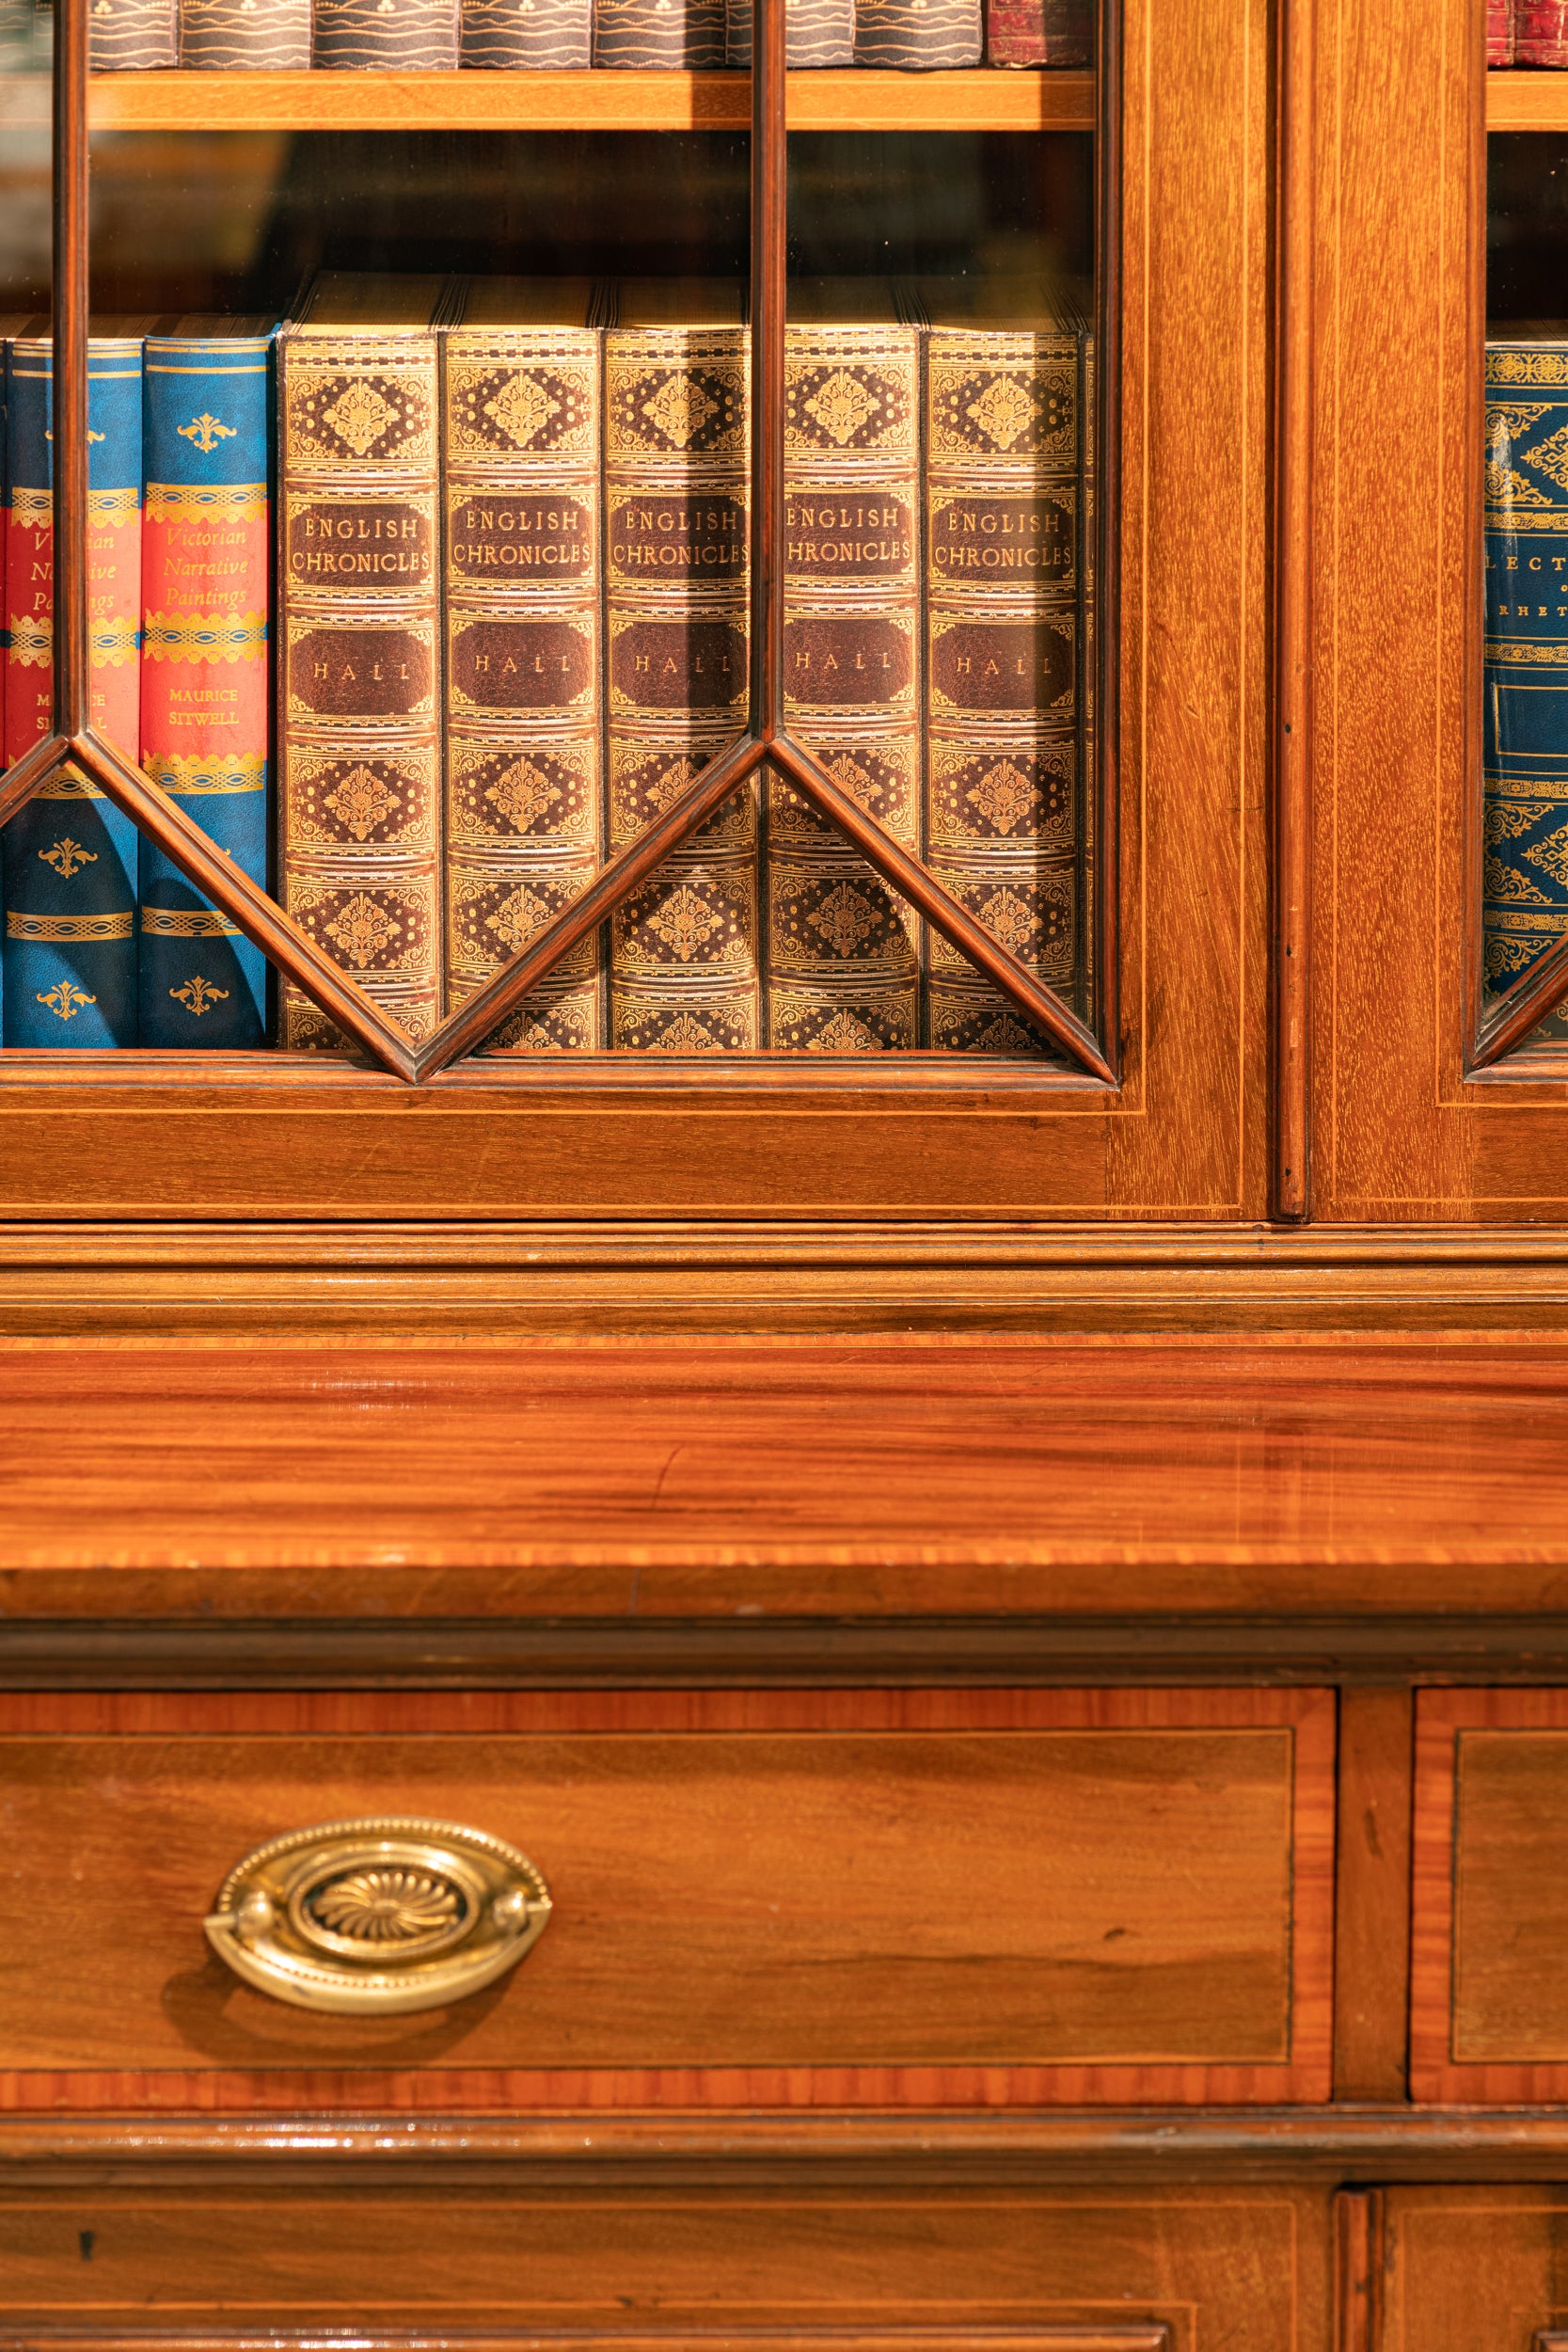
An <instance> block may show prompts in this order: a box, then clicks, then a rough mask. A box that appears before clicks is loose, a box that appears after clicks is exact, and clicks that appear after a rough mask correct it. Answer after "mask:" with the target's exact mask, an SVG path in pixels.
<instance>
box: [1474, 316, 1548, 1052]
mask: <svg viewBox="0 0 1568 2352" xmlns="http://www.w3.org/2000/svg"><path fill="white" fill-rule="evenodd" d="M1485 686H1486V710H1485V733H1484V738H1483V763H1484V770H1485V861H1486V863H1485V881H1484V888H1483V901H1484V908H1485V916H1484V926H1483V930H1484V949H1483V952H1484V957H1485V984H1486V989H1487V993H1488V994H1489V995H1491V996H1493V997H1496V996H1499V995H1503V994H1505V993H1507V991H1508V990H1510V989H1511V988H1513V987H1514V986H1516V984H1517V983H1518V982H1519V981H1520V980H1521V979H1522V978H1523V977H1524V976H1525V975H1526V973H1528V971H1529V969H1530V967H1531V965H1532V964H1534V963H1535V962H1536V961H1537V960H1538V959H1539V958H1540V957H1541V956H1543V955H1544V954H1545V952H1546V950H1547V948H1548V947H1550V946H1552V944H1553V942H1554V941H1555V940H1557V939H1558V938H1560V936H1561V934H1562V932H1563V931H1564V930H1568V342H1523V341H1520V342H1495V343H1489V344H1488V345H1487V347H1486V673H1485ZM1532 1035H1535V1036H1544V1037H1548V1038H1561V1037H1568V1020H1565V1018H1564V1016H1563V1014H1562V1012H1561V1011H1560V1010H1559V1011H1557V1012H1553V1013H1551V1014H1549V1015H1548V1016H1547V1018H1546V1020H1545V1022H1544V1024H1543V1025H1542V1026H1541V1028H1540V1029H1538V1030H1536V1031H1534V1032H1532Z"/></svg>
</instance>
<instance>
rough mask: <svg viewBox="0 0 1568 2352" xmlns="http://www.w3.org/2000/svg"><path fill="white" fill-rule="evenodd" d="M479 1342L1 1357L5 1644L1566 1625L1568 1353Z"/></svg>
mask: <svg viewBox="0 0 1568 2352" xmlns="http://www.w3.org/2000/svg"><path fill="white" fill-rule="evenodd" d="M236 1279H239V1278H238V1276H236ZM483 1323H484V1311H483V1295H482V1292H477V1293H476V1294H475V1295H474V1303H473V1329H474V1332H475V1334H476V1337H475V1339H474V1340H472V1341H470V1343H469V1344H467V1346H459V1347H452V1346H440V1347H420V1346H417V1345H411V1344H410V1343H408V1341H407V1340H406V1339H405V1338H403V1337H398V1338H396V1339H393V1340H390V1341H388V1343H386V1344H385V1345H380V1346H376V1345H360V1346H356V1347H320V1346H312V1345H311V1344H309V1341H308V1340H305V1341H304V1343H302V1344H299V1345H297V1346H294V1347H292V1348H246V1347H227V1346H208V1347H203V1346H200V1345H185V1346H179V1347H169V1348H164V1347H156V1346H152V1347H143V1346H137V1345H134V1344H133V1345H128V1346H118V1347H116V1346H107V1347H102V1348H81V1347H77V1346H67V1347H51V1346H48V1345H43V1346H30V1345H26V1344H13V1345H11V1346H9V1347H5V1348H0V1440H3V1442H0V1609H3V1610H4V1612H5V1613H6V1615H7V1616H8V1617H10V1618H12V1619H15V1618H18V1617H31V1618H35V1619H36V1618H40V1617H41V1618H66V1617H71V1618H77V1619H82V1618H94V1617H97V1618H110V1619H117V1620H125V1619H129V1618H134V1617H137V1616H160V1615H162V1616H173V1617H177V1618H184V1619H190V1620H200V1619H210V1620H214V1621H220V1620H225V1619H228V1620H232V1619H236V1618H245V1617H249V1618H253V1619H254V1618H272V1619H280V1618H288V1617H295V1618H300V1619H317V1620H320V1619H334V1620H339V1621H352V1620H353V1619H354V1618H356V1617H361V1618H366V1619H372V1620H375V1621H377V1622H378V1623H379V1622H384V1621H385V1620H387V1619H388V1617H390V1616H407V1617H411V1618H416V1619H426V1620H428V1619H433V1618H473V1619H492V1620H493V1619H498V1618H520V1617H525V1616H532V1617H545V1618H570V1619H573V1620H579V1621H580V1620H583V1619H593V1620H600V1621H609V1622H613V1623H616V1624H618V1625H620V1626H621V1627H623V1628H624V1629H626V1630H627V1631H628V1632H629V1631H633V1630H635V1629H637V1628H638V1627H640V1626H642V1625H644V1624H647V1623H648V1622H649V1621H653V1622H654V1623H655V1624H656V1625H657V1623H658V1622H659V1621H671V1620H675V1619H682V1618H686V1619H698V1618H700V1619H703V1620H705V1621H707V1622H709V1623H711V1624H714V1625H722V1624H725V1623H729V1624H734V1623H735V1622H736V1620H738V1619H744V1620H745V1621H747V1622H748V1623H752V1622H754V1623H756V1624H758V1625H759V1626H761V1625H766V1623H767V1622H768V1621H769V1620H773V1619H777V1618H779V1617H790V1618H794V1619H797V1620H807V1619H812V1618H816V1619H821V1620H828V1621H831V1622H832V1623H834V1624H836V1623H838V1622H841V1621H843V1620H844V1619H846V1618H854V1619H860V1620H869V1621H883V1622H886V1621H889V1620H894V1619H899V1618H904V1619H908V1618H911V1617H914V1616H918V1615H921V1614H929V1613H937V1614H942V1615H950V1616H952V1615H960V1614H971V1615H975V1614H977V1615H979V1616H980V1617H983V1618H986V1619H990V1620H992V1621H995V1620H998V1619H1002V1620H1006V1619H1007V1618H1011V1617H1019V1616H1027V1615H1031V1614H1035V1615H1040V1614H1050V1613H1061V1614H1063V1615H1072V1616H1081V1615H1087V1616H1090V1617H1093V1618H1096V1619H1114V1618H1116V1617H1117V1616H1118V1615H1123V1614H1136V1613H1151V1612H1169V1611H1177V1610H1180V1611H1184V1612H1196V1613H1198V1614H1199V1615H1200V1616H1201V1617H1203V1618H1204V1619H1207V1620H1209V1621H1211V1622H1219V1621H1223V1620H1225V1619H1226V1618H1227V1617H1230V1616H1235V1615H1238V1614H1241V1615H1245V1614H1252V1615H1255V1616H1256V1615H1258V1614H1259V1613H1267V1614H1272V1615H1278V1614H1280V1613H1289V1612H1300V1613H1306V1614H1307V1615H1308V1616H1312V1617H1323V1615H1325V1614H1338V1615H1341V1616H1348V1617H1353V1618H1376V1617H1380V1616H1388V1615H1392V1616H1395V1617H1399V1616H1409V1615H1411V1614H1417V1615H1429V1616H1430V1615H1433V1614H1435V1613H1438V1612H1452V1613H1457V1615H1458V1619H1459V1620H1460V1621H1461V1622H1463V1620H1464V1619H1465V1617H1470V1618H1473V1619H1477V1620H1478V1621H1479V1620H1481V1619H1489V1618H1493V1617H1496V1616H1497V1614H1498V1613H1506V1612H1508V1611H1510V1610H1534V1611H1536V1612H1542V1613H1550V1612H1554V1611H1556V1610H1558V1609H1559V1608H1560V1585H1561V1574H1562V1567H1563V1565H1564V1563H1565V1561H1568V1534H1565V1526H1568V1509H1565V1506H1568V1469H1565V1465H1568V1393H1565V1390H1568V1351H1565V1350H1564V1349H1563V1348H1562V1347H1561V1346H1560V1345H1559V1344H1558V1343H1555V1342H1551V1343H1548V1342H1541V1343H1537V1344H1535V1345H1528V1344H1521V1343H1504V1342H1501V1341H1493V1342H1487V1341H1483V1340H1481V1339H1477V1338H1475V1337H1471V1338H1469V1339H1467V1340H1465V1342H1464V1343H1460V1344H1455V1343H1421V1342H1412V1343H1407V1344H1402V1345H1383V1344H1371V1343H1367V1344H1344V1343H1342V1344H1339V1345H1334V1346H1327V1345H1323V1344H1319V1343H1282V1344H1280V1345H1277V1346H1258V1345H1225V1344H1220V1343H1207V1342H1190V1343H1183V1342H1174V1343H1173V1342H1170V1341H1156V1342H1139V1341H1136V1340H1127V1339H1122V1340H1116V1341H1106V1342H1102V1343H1094V1342H1087V1343H1085V1342H1076V1343H1074V1342H1065V1341H1064V1342H1054V1343H1053V1342H1050V1341H1046V1342H1038V1341H1024V1340H1018V1339H1011V1338H1007V1337H1006V1336H1002V1335H990V1336H985V1335H971V1336H968V1337H965V1338H942V1337H926V1338H915V1339H902V1340H895V1339H891V1338H890V1339H887V1340H883V1341H878V1340H865V1339H860V1340H854V1341H822V1340H802V1341H797V1342H793V1343H792V1342H787V1341H786V1342H768V1341H752V1340H744V1339H736V1340H733V1341H730V1342H727V1343H726V1342H721V1341H714V1340H712V1339H704V1340H701V1341H698V1340H693V1339H685V1340H683V1339H679V1338H671V1339H668V1340H663V1341H659V1340H654V1341H632V1340H625V1341H605V1342H600V1343H584V1342H574V1343H568V1344H561V1345H551V1344H550V1343H548V1342H535V1343H524V1344H517V1343H510V1344H507V1345H495V1346H491V1345H485V1344H483V1343H482V1337H481V1336H480V1335H482V1334H483ZM1479 1566H1484V1567H1485V1569H1486V1571H1487V1573H1486V1575H1485V1576H1484V1577H1478V1575H1477V1573H1476V1570H1477V1568H1478V1567H1479ZM326 1571H330V1573H326ZM830 1638H831V1636H830V1633H829V1631H828V1630H826V1629H825V1631H824V1636H823V1639H824V1642H827V1641H828V1640H829V1639H830ZM803 1664H804V1669H805V1671H806V1672H808V1673H809V1671H810V1664H811V1661H810V1659H809V1657H808V1658H807V1659H806V1660H805V1661H803Z"/></svg>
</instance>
